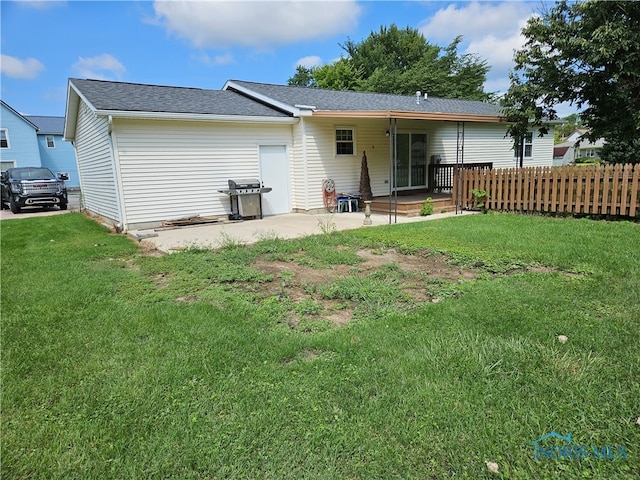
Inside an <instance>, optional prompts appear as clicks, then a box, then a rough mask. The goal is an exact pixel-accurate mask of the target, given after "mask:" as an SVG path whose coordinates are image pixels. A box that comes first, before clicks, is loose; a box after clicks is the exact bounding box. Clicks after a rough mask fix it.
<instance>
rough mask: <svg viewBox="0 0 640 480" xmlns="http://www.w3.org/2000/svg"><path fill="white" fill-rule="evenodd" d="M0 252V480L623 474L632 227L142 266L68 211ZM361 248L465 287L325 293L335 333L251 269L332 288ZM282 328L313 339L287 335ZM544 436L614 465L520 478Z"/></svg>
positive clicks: (392, 242) (481, 223)
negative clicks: (444, 274)
mask: <svg viewBox="0 0 640 480" xmlns="http://www.w3.org/2000/svg"><path fill="white" fill-rule="evenodd" d="M0 233H1V236H2V238H1V240H2V252H1V253H2V258H1V261H2V272H1V275H2V277H1V280H2V290H1V295H2V297H1V300H2V311H1V313H2V319H1V321H2V325H1V326H2V331H1V341H2V344H1V347H2V349H1V360H2V373H1V374H2V398H1V400H2V404H1V406H2V419H1V422H2V423H1V426H2V446H1V466H0V473H1V474H2V478H43V479H44V478H47V479H51V478H60V479H63V478H64V479H67V478H180V479H184V478H198V479H199V478H278V479H280V478H296V479H297V478H327V479H336V478H367V479H369V478H384V479H388V478H403V479H406V478H422V479H424V478H434V479H440V478H490V477H493V476H495V475H494V474H492V473H490V472H489V471H488V470H487V467H486V466H485V462H487V461H492V462H497V463H498V465H499V472H498V476H499V477H504V478H520V479H529V478H622V479H624V478H627V479H632V478H637V474H638V471H640V447H639V446H640V426H639V425H636V424H635V422H636V419H637V418H638V417H640V382H639V381H638V379H639V378H640V357H639V356H638V345H639V344H640V343H639V341H640V328H639V327H640V326H639V323H638V319H639V318H640V275H638V272H640V253H639V251H638V245H639V244H640V241H639V240H640V234H639V230H638V225H636V224H631V223H607V222H593V221H589V220H573V219H549V218H539V217H525V216H513V215H483V216H468V217H467V216H465V217H461V218H453V219H446V220H439V221H433V222H424V223H414V224H407V225H394V226H385V227H376V228H367V229H359V230H356V231H353V232H332V233H330V234H325V235H319V236H315V237H309V238H306V239H299V240H290V241H282V240H277V239H265V240H264V241H263V242H259V243H258V244H257V245H255V246H254V247H246V246H242V245H237V244H235V243H233V244H229V245H226V246H225V247H224V248H223V249H222V250H220V251H218V252H210V251H205V250H195V249H193V250H189V251H185V252H181V253H176V254H173V255H170V256H164V257H150V256H145V255H143V254H142V253H141V252H140V250H139V249H138V246H137V245H136V244H134V243H132V242H131V241H130V240H128V239H127V238H126V237H124V236H120V235H111V234H109V233H107V232H106V231H105V230H104V229H103V228H102V227H100V226H98V225H96V224H95V223H93V222H92V221H90V220H87V219H86V218H84V217H83V216H82V215H80V214H73V213H70V214H67V215H63V216H57V217H50V218H33V219H23V220H19V221H18V220H10V221H3V222H2V224H1V232H0ZM338 246H339V247H340V248H337V247H338ZM362 248H370V249H385V248H395V249H397V250H399V251H402V252H405V253H407V254H414V253H416V252H419V251H422V250H424V249H429V250H433V251H438V252H444V253H446V254H447V255H448V256H449V257H450V258H451V261H452V262H455V263H457V264H458V265H459V266H460V268H464V267H471V266H472V267H473V268H476V269H478V270H480V271H481V272H485V273H484V274H481V275H479V276H478V277H477V279H476V280H474V281H467V282H464V283H460V284H456V285H453V286H452V285H450V284H443V285H439V287H440V288H455V290H456V294H455V295H443V296H442V300H441V301H440V302H438V303H432V302H429V303H424V304H419V303H414V304H413V305H412V308H409V309H407V308H398V307H397V305H399V304H401V305H405V306H406V304H407V302H408V301H409V300H408V299H406V298H404V297H403V296H402V293H401V292H400V291H399V290H398V289H397V288H396V287H397V282H398V281H399V279H400V278H401V276H400V275H401V272H399V271H398V270H397V268H395V267H393V266H385V267H383V268H381V269H380V270H378V271H376V272H372V273H371V274H370V275H367V276H345V277H344V278H340V279H338V280H336V281H335V282H331V283H329V284H327V285H324V286H322V287H318V288H317V291H315V292H314V293H315V294H316V295H318V298H328V299H331V301H335V302H338V303H339V302H356V306H357V308H358V309H360V310H359V311H360V312H361V314H360V315H356V316H355V318H354V320H353V321H351V322H350V323H348V324H346V325H343V326H340V327H336V326H333V325H331V324H330V323H326V322H325V323H321V322H322V320H321V319H319V318H318V317H321V311H320V310H321V309H320V307H319V304H318V303H317V302H314V301H311V300H309V299H306V300H303V301H300V302H297V301H296V299H295V298H292V297H290V296H287V295H286V291H285V290H284V287H286V284H287V282H291V281H293V280H292V279H290V278H288V277H287V276H286V275H285V276H282V277H274V276H273V275H269V274H265V273H264V272H262V271H261V270H259V269H257V268H256V267H255V261H256V259H258V258H261V259H271V260H272V261H280V262H282V261H285V262H298V263H299V264H304V265H306V266H311V267H313V268H318V269H325V268H328V267H329V268H331V267H332V266H336V265H345V266H346V268H354V267H355V266H357V263H358V261H359V260H358V257H357V255H356V254H355V252H356V251H357V250H359V249H362ZM534 266H535V268H533V267H534ZM525 267H530V268H525ZM543 267H544V268H543ZM514 269H516V270H517V272H516V273H514V272H513V271H512V270H514ZM436 283H437V282H434V283H432V284H429V285H425V288H436V286H437V285H436ZM272 284H273V285H278V286H277V287H274V291H273V292H272V294H271V295H267V296H266V297H265V295H264V288H265V285H272ZM283 284H285V285H284V286H283ZM292 312H293V314H296V315H300V316H302V317H309V318H313V319H315V320H314V321H315V323H310V324H309V325H312V327H310V328H306V329H293V328H290V326H289V325H288V324H287V322H286V319H287V318H288V316H290V315H291V314H292ZM319 314H320V315H319ZM560 334H562V335H566V336H567V337H568V339H569V340H568V342H567V343H565V344H562V343H560V342H559V341H558V339H557V336H558V335H560ZM552 431H555V432H558V433H560V434H562V435H565V434H566V433H568V432H570V433H571V435H572V438H573V439H574V440H575V442H576V443H577V444H578V445H585V446H589V447H591V446H596V447H598V448H602V447H604V446H613V447H616V448H617V447H624V449H623V450H624V451H625V452H626V457H625V458H618V459H597V458H595V457H594V456H593V455H591V457H590V458H588V459H580V460H578V459H576V460H572V459H565V460H550V459H544V460H541V461H537V462H536V461H535V460H534V457H533V442H534V440H536V439H538V438H540V437H542V436H543V435H545V434H547V433H550V432H552Z"/></svg>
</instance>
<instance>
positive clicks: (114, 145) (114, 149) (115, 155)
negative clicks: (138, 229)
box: [108, 115, 128, 232]
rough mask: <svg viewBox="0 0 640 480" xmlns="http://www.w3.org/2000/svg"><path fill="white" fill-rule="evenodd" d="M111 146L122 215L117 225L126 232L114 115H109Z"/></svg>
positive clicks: (114, 177) (120, 213) (117, 204)
mask: <svg viewBox="0 0 640 480" xmlns="http://www.w3.org/2000/svg"><path fill="white" fill-rule="evenodd" d="M108 121H109V129H108V134H109V146H110V147H111V158H113V181H114V183H115V187H116V202H117V203H116V206H117V209H118V213H119V215H120V223H119V224H117V225H116V228H118V229H121V231H123V232H125V231H127V229H128V225H127V223H126V222H125V219H126V218H127V217H126V212H125V208H124V201H123V196H124V192H123V191H122V182H121V181H120V158H119V156H118V153H117V152H118V139H117V138H114V133H113V117H112V116H111V115H109V117H108Z"/></svg>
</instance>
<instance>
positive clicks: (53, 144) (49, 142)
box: [46, 135, 56, 148]
mask: <svg viewBox="0 0 640 480" xmlns="http://www.w3.org/2000/svg"><path fill="white" fill-rule="evenodd" d="M46 139H47V148H56V142H55V141H54V140H53V135H47V136H46Z"/></svg>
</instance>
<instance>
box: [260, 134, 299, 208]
mask: <svg viewBox="0 0 640 480" xmlns="http://www.w3.org/2000/svg"><path fill="white" fill-rule="evenodd" d="M259 149H260V180H261V181H262V184H263V185H264V186H265V187H271V189H272V190H271V191H270V192H269V193H265V194H263V195H262V213H263V215H278V214H281V213H289V212H291V200H290V193H289V183H290V178H289V161H288V159H287V146H286V145H260V147H259Z"/></svg>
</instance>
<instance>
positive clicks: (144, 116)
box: [95, 110, 300, 125]
mask: <svg viewBox="0 0 640 480" xmlns="http://www.w3.org/2000/svg"><path fill="white" fill-rule="evenodd" d="M95 114H96V115H98V116H104V117H111V118H126V119H132V120H181V121H191V122H225V123H229V122H236V123H269V124H273V123H276V124H287V125H291V124H294V123H298V122H299V121H300V120H299V119H297V118H294V117H258V116H249V115H216V114H211V113H171V112H137V111H129V110H95Z"/></svg>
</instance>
